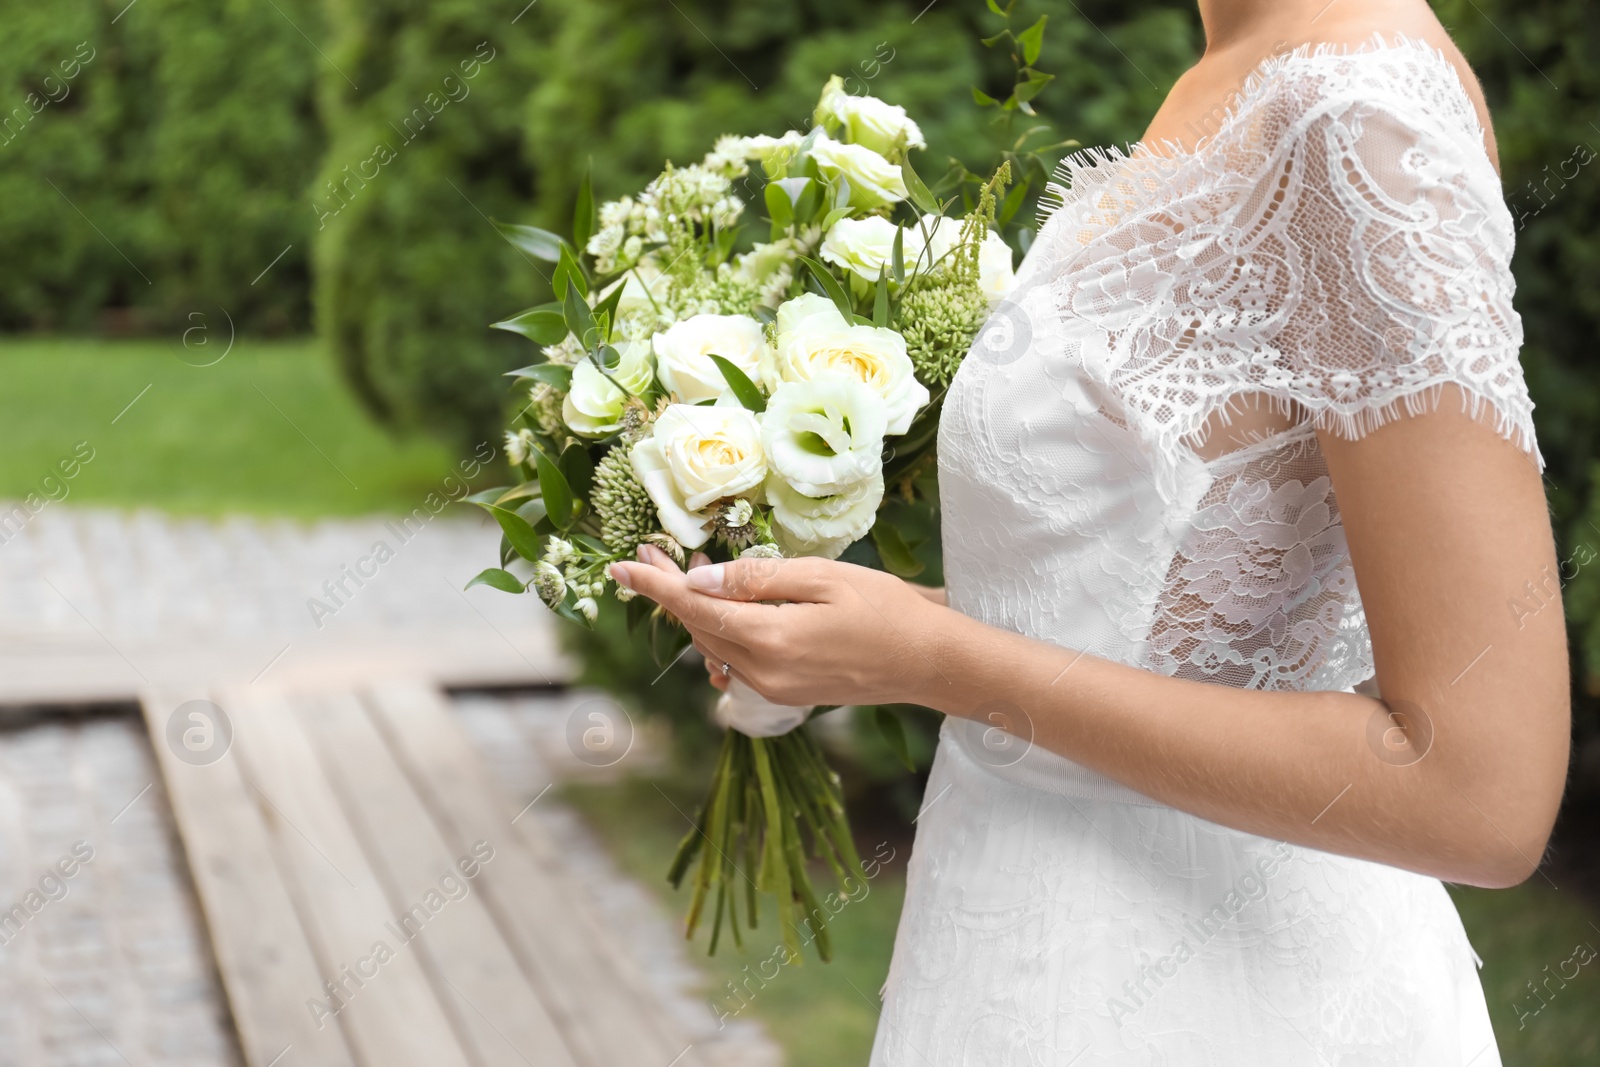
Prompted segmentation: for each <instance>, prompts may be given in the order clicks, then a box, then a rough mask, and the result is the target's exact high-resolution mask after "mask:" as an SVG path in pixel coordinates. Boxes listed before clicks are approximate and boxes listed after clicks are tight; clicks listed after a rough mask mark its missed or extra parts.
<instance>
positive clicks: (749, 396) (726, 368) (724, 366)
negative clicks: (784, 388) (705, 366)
mask: <svg viewBox="0 0 1600 1067" xmlns="http://www.w3.org/2000/svg"><path fill="white" fill-rule="evenodd" d="M711 361H712V362H713V363H715V364H716V365H717V369H718V370H720V371H721V372H722V376H723V377H724V378H726V379H728V388H730V389H732V390H733V395H734V397H735V398H737V399H738V401H739V403H741V404H743V405H744V406H745V407H746V408H748V409H750V410H751V411H753V412H755V413H756V414H757V415H759V414H761V413H762V412H763V411H765V410H767V401H766V398H765V397H763V396H762V395H761V390H759V389H757V388H756V386H755V383H754V382H752V381H751V380H750V379H749V377H748V376H746V374H745V372H744V371H742V370H740V369H739V368H738V367H735V366H734V365H733V364H732V363H730V362H728V361H727V360H726V359H723V358H722V357H721V356H719V355H715V354H713V355H712V356H711Z"/></svg>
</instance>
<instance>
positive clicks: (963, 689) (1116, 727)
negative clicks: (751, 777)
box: [616, 387, 1569, 886]
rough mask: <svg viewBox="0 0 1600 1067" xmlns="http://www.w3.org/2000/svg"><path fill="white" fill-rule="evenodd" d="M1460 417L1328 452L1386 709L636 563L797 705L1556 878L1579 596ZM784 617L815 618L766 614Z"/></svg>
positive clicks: (1308, 840)
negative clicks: (972, 719)
mask: <svg viewBox="0 0 1600 1067" xmlns="http://www.w3.org/2000/svg"><path fill="white" fill-rule="evenodd" d="M1453 388H1454V387H1451V391H1453ZM1456 399H1457V398H1455V397H1453V396H1452V392H1447V393H1446V395H1445V396H1444V397H1443V398H1442V399H1441V401H1440V403H1439V408H1438V411H1437V412H1435V413H1433V414H1430V415H1427V416H1421V417H1410V418H1402V419H1399V420H1397V421H1395V422H1392V423H1390V424H1389V425H1387V426H1385V427H1383V428H1381V429H1379V430H1376V431H1374V432H1373V433H1371V434H1370V435H1368V436H1367V437H1365V438H1363V439H1362V440H1360V441H1357V442H1351V441H1345V440H1343V439H1340V438H1337V437H1334V436H1331V435H1327V436H1324V438H1323V440H1322V445H1323V449H1324V454H1325V456H1326V459H1327V463H1328V467H1329V470H1330V473H1331V474H1332V477H1333V481H1334V485H1335V487H1336V490H1337V492H1338V497H1339V501H1340V507H1341V511H1342V513H1343V517H1344V524H1345V530H1346V535H1347V539H1348V542H1349V545H1350V551H1351V555H1352V559H1353V563H1354V566H1355V571H1356V574H1357V578H1358V581H1359V582H1360V586H1361V591H1362V596H1363V601H1364V603H1365V607H1366V610H1367V616H1368V623H1369V627H1370V630H1371V633H1372V639H1373V642H1374V649H1375V657H1376V663H1377V674H1378V685H1379V690H1380V691H1381V693H1382V694H1383V699H1382V700H1378V699H1374V698H1372V697H1369V696H1363V695H1358V694H1353V693H1343V692H1258V691H1242V690H1237V689H1232V688H1229V687H1226V686H1221V685H1216V684H1211V683H1206V682H1199V681H1191V680H1185V679H1177V678H1171V677H1167V676H1165V675H1160V674H1155V673H1153V672H1150V671H1146V670H1141V669H1139V668H1136V667H1130V666H1126V665H1123V664H1118V663H1113V662H1110V661H1107V660H1103V659H1100V658H1098V657H1095V656H1091V655H1085V654H1083V653H1081V652H1079V651H1075V650H1070V649H1063V648H1060V647H1057V646H1054V645H1050V644H1048V643H1045V642H1042V641H1036V640H1033V639H1030V638H1027V637H1023V636H1021V635H1019V634H1015V633H1011V632H1009V631H1004V630H1000V629H996V628H994V627H990V626H986V625H984V624H982V623H979V622H977V621H975V620H973V619H970V618H968V617H966V616H964V615H961V614H959V613H957V612H955V611H952V610H950V609H948V608H943V607H939V606H937V605H935V604H931V603H929V602H928V600H926V599H924V597H922V596H921V595H920V594H919V593H917V592H916V591H914V590H912V589H911V588H910V587H909V586H908V585H907V583H905V582H902V581H900V580H899V579H897V578H893V577H891V576H889V575H886V574H882V573H880V572H874V571H869V570H865V569H863V568H859V567H852V566H849V565H847V564H841V563H835V562H829V561H825V560H781V561H780V560H759V561H758V560H750V561H740V562H738V563H733V564H726V565H723V566H722V567H721V568H717V567H711V568H702V569H700V570H699V571H696V572H695V577H694V578H692V579H691V578H686V577H685V576H683V575H682V574H681V573H680V572H679V571H678V570H677V568H676V567H674V566H672V564H671V563H670V561H668V560H666V558H665V556H663V555H660V554H659V553H657V554H654V555H650V556H649V561H650V563H651V564H652V565H651V566H641V565H638V564H631V565H619V566H618V567H617V568H616V570H617V572H618V573H619V575H620V576H621V578H622V580H623V581H625V582H626V583H627V584H629V585H631V586H633V587H634V588H636V589H638V590H639V591H640V592H642V593H644V594H645V595H647V596H650V597H651V598H653V599H655V600H657V601H659V602H661V603H663V604H664V605H666V606H667V608H668V610H670V611H672V612H673V613H674V614H675V615H677V616H678V617H679V618H681V619H683V620H684V622H685V623H686V624H687V625H688V626H689V628H690V630H691V631H692V632H693V634H694V637H695V641H696V644H697V645H698V646H700V647H701V649H702V650H703V651H704V652H706V654H707V658H708V659H713V658H714V660H715V662H717V663H719V664H720V663H722V662H728V663H731V664H732V665H733V673H734V674H735V675H737V676H739V677H741V678H743V679H744V680H746V681H747V682H749V683H750V684H751V685H752V686H753V687H754V688H755V689H757V690H758V691H759V692H761V693H762V694H763V695H765V696H767V697H769V698H771V699H773V700H777V701H780V702H783V703H789V704H801V703H839V704H848V703H889V702H902V701H903V702H910V703H919V704H924V705H927V706H930V707H934V708H938V709H939V710H941V711H945V712H947V713H949V714H952V715H957V716H984V715H988V714H991V713H993V712H994V711H995V710H996V709H997V707H998V708H1000V709H1001V710H1002V712H1003V713H1004V714H1005V715H1006V716H1008V717H1009V721H996V722H995V723H993V724H994V725H1000V726H1002V727H1004V728H1007V729H1009V730H1011V731H1012V732H1015V733H1019V734H1021V735H1022V736H1024V737H1027V736H1028V735H1029V734H1030V733H1031V735H1032V736H1031V740H1032V741H1033V743H1034V744H1037V745H1040V746H1042V747H1043V748H1045V749H1048V750H1050V751H1054V752H1057V753H1060V754H1061V755H1064V756H1066V757H1068V758H1069V759H1072V760H1074V761H1076V762H1078V763H1080V764H1083V765H1085V766H1088V767H1091V768H1093V769H1095V770H1097V771H1100V772H1101V773H1103V774H1106V775H1107V776H1109V777H1111V778H1114V779H1116V780H1117V781H1120V782H1122V783H1124V784H1126V785H1128V786H1130V787H1132V788H1134V789H1136V790H1138V791H1139V792H1141V793H1144V794H1145V795H1147V796H1150V797H1152V798H1154V799H1156V800H1159V801H1162V802H1163V803H1166V804H1170V805H1172V806H1173V807H1176V808H1180V809H1182V810H1184V811H1188V812H1191V813H1193V814H1195V815H1199V816H1201V817H1203V818H1206V819H1209V820H1212V821H1214V822H1218V823H1221V824H1223V825H1226V826H1230V827H1233V828H1235V829H1239V830H1243V831H1246V832H1250V833H1257V834H1262V835H1265V836H1269V837H1274V838H1279V839H1282V840H1287V841H1291V842H1294V843H1297V844H1302V845H1306V846H1310V847H1313V848H1318V849H1322V850H1325V851H1329V852H1337V853H1342V854H1345V855H1351V856H1358V857H1361V858H1365V859H1371V860H1377V861H1380V862H1383V863H1388V864H1392V865H1394V866H1398V867H1404V868H1407V869H1410V870H1415V871H1419V872H1422V873H1425V874H1430V875H1434V876H1436V877H1439V878H1443V879H1446V880H1449V881H1455V882H1465V883H1470V884H1474V885H1484V886H1503V885H1511V884H1514V883H1516V882H1519V881H1522V880H1523V879H1525V878H1527V877H1528V876H1529V875H1530V874H1531V873H1532V872H1533V870H1534V868H1535V867H1536V866H1537V864H1538V862H1539V860H1540V857H1541V855H1542V853H1543V851H1544V846H1545V842H1546V841H1547V839H1548V837H1549V833H1550V829H1551V827H1552V825H1553V823H1554V819H1555V814H1556V809H1557V807H1558V805H1559V803H1560V799H1561V794H1562V790H1563V787H1564V784H1565V777H1566V761H1567V745H1568V731H1569V706H1568V682H1567V661H1566V634H1565V628H1564V624H1563V620H1562V614H1561V605H1560V592H1559V585H1560V578H1559V570H1558V565H1557V561H1556V558H1555V551H1554V544H1553V541H1552V538H1551V531H1550V523H1549V519H1548V516H1547V513H1546V509H1545V503H1544V496H1543V487H1542V481H1541V479H1540V477H1539V474H1538V472H1537V471H1536V470H1535V469H1534V467H1533V465H1532V464H1531V463H1530V461H1529V460H1528V458H1527V457H1526V456H1524V455H1523V454H1522V453H1521V452H1519V451H1518V450H1517V449H1516V448H1515V447H1514V446H1512V445H1511V444H1509V443H1508V442H1506V441H1504V440H1502V439H1501V438H1500V437H1499V436H1498V435H1496V434H1495V433H1494V432H1493V431H1492V430H1490V429H1488V428H1486V427H1484V426H1482V425H1479V424H1477V423H1475V422H1474V421H1473V420H1471V419H1470V418H1469V417H1467V416H1466V415H1463V414H1458V413H1457V410H1458V404H1457V402H1456ZM708 594H709V595H708ZM761 599H782V600H786V601H790V603H785V604H783V605H780V606H770V605H763V604H755V603H748V602H745V601H752V600H761ZM1519 604H1520V605H1521V606H1520V607H1519V606H1518V605H1519ZM996 702H1003V703H1001V704H997V703H996ZM1024 758H1026V757H1024Z"/></svg>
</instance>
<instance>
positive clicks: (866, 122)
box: [816, 74, 928, 155]
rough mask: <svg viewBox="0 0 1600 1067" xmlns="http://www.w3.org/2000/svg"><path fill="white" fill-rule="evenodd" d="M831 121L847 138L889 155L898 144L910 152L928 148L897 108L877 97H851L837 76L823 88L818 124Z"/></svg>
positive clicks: (915, 125)
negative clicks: (835, 123) (838, 126)
mask: <svg viewBox="0 0 1600 1067" xmlns="http://www.w3.org/2000/svg"><path fill="white" fill-rule="evenodd" d="M829 119H832V120H834V121H837V122H838V123H839V124H840V125H841V126H842V127H843V131H842V132H843V133H844V138H845V140H847V141H850V142H853V143H855V144H859V145H866V146H867V147H868V148H870V149H872V150H873V151H874V152H879V153H882V154H885V155H887V154H888V153H889V152H890V151H891V150H892V149H893V148H894V147H895V146H896V145H897V144H899V143H901V141H902V138H903V139H904V141H903V143H904V145H905V147H907V148H927V147H928V142H926V141H924V140H923V139H922V130H921V128H920V127H918V126H917V124H916V122H914V121H913V120H912V119H911V118H910V117H909V116H908V115H907V114H906V109H905V108H903V107H901V106H900V105H898V104H886V103H884V102H883V101H882V100H879V99H878V98H877V97H875V96H851V95H850V94H849V93H847V92H845V91H844V80H843V79H842V78H840V77H839V76H838V75H837V74H835V75H834V76H833V77H831V78H829V79H828V84H827V85H825V86H823V89H822V99H821V100H820V101H819V102H818V103H817V114H816V121H817V122H819V123H822V122H825V121H827V120H829Z"/></svg>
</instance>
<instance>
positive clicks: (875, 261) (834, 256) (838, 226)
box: [818, 215, 904, 283]
mask: <svg viewBox="0 0 1600 1067" xmlns="http://www.w3.org/2000/svg"><path fill="white" fill-rule="evenodd" d="M898 229H899V227H897V226H896V225H895V224H894V223H892V222H890V221H889V220H888V219H886V218H884V217H883V216H881V215H868V216H867V217H866V218H864V219H840V220H839V221H838V222H835V223H834V224H833V226H832V227H831V228H830V229H829V230H828V236H827V237H825V238H823V240H822V249H821V250H820V252H819V253H818V254H819V255H821V256H822V258H823V259H825V260H827V261H828V262H829V263H832V264H834V265H835V266H839V267H843V268H844V269H845V270H848V271H850V272H851V273H852V274H855V275H857V276H858V277H861V278H865V279H866V280H867V281H868V282H872V283H876V282H877V280H878V274H879V272H881V271H883V270H884V269H885V268H887V267H888V266H889V263H890V261H891V260H892V259H893V258H894V235H895V232H896V231H897V230H898ZM902 251H904V249H903V248H902Z"/></svg>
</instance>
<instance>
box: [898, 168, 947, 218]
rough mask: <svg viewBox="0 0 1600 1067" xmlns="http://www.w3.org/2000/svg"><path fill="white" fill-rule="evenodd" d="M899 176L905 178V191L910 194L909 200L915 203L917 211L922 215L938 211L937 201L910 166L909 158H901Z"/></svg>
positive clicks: (934, 213)
mask: <svg viewBox="0 0 1600 1067" xmlns="http://www.w3.org/2000/svg"><path fill="white" fill-rule="evenodd" d="M900 177H901V178H902V179H904V180H905V183H906V192H907V193H908V194H910V196H911V202H912V203H913V204H915V205H916V207H917V210H918V211H920V212H922V213H923V214H924V215H937V214H938V213H939V202H938V201H937V200H935V199H934V198H933V194H932V193H930V192H928V187H927V186H926V185H924V184H923V183H922V179H921V178H920V177H918V175H917V172H916V170H915V169H913V167H912V166H911V160H910V159H904V160H901V162H900Z"/></svg>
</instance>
